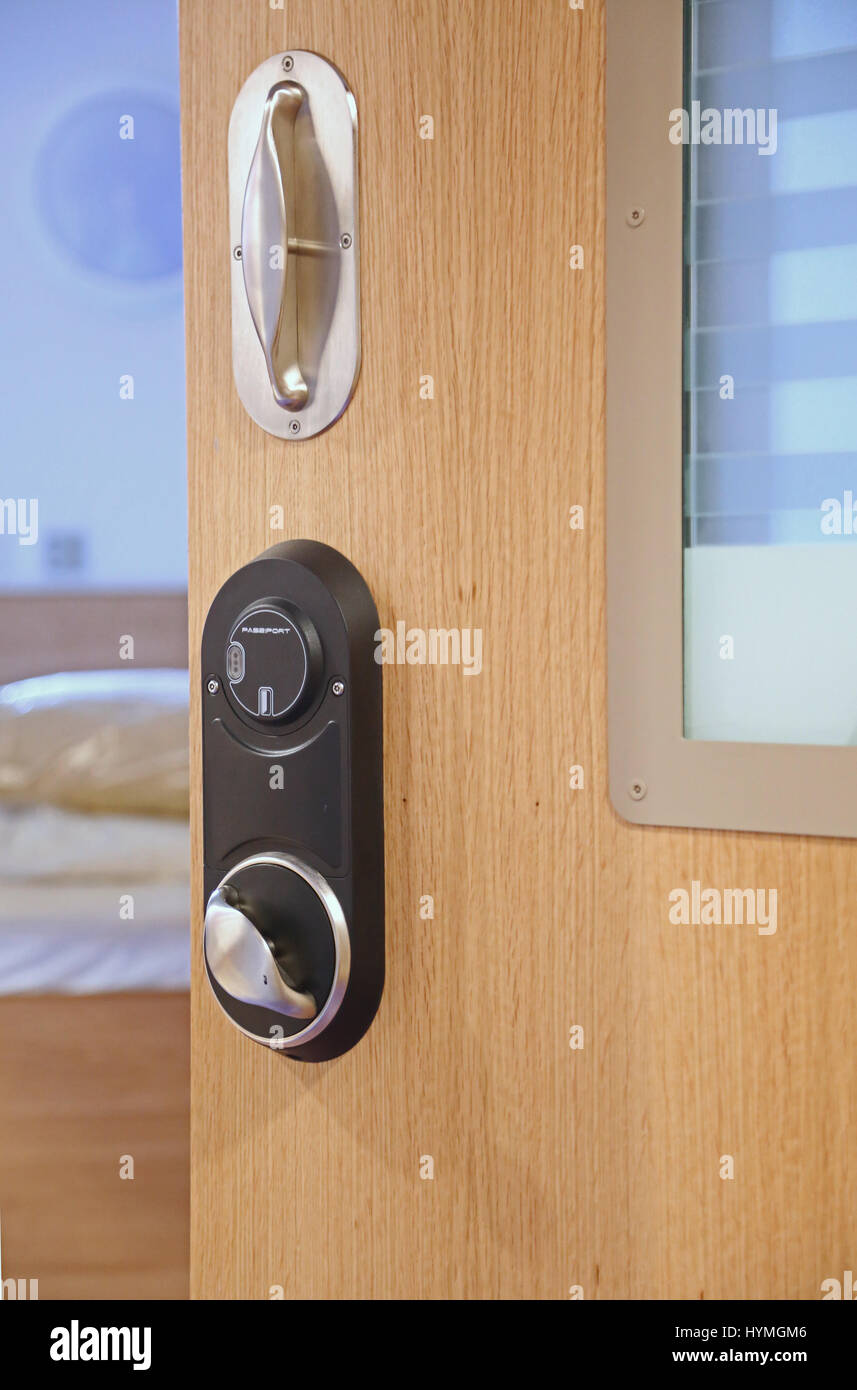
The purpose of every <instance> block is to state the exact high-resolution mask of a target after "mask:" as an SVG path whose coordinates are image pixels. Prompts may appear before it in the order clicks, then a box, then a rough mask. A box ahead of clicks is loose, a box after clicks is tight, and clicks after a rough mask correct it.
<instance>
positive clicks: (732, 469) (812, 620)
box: [684, 0, 857, 744]
mask: <svg viewBox="0 0 857 1390" xmlns="http://www.w3.org/2000/svg"><path fill="white" fill-rule="evenodd" d="M685 22H686V25H687V38H688V43H687V45H686V52H687V55H688V59H687V70H686V74H685V79H686V80H685V99H684V104H685V107H686V109H687V111H688V112H689V113H692V112H693V110H694V103H698V104H699V105H698V107H697V108H696V109H697V111H698V113H700V114H699V117H698V125H697V135H696V136H694V133H693V130H694V127H693V121H692V120H689V123H688V128H689V139H688V141H687V143H686V147H685V152H684V153H685V256H686V266H685V351H684V375H685V429H684V435H685V459H684V588H685V634H684V651H685V736H686V737H688V738H692V739H707V740H728V741H733V740H735V741H742V740H743V741H752V742H763V743H766V742H767V743H814V744H852V743H857V514H855V504H857V0H816V2H815V3H813V0H740V3H735V2H734V0H686V5H685ZM733 110H735V111H737V110H740V111H741V112H743V113H745V116H744V121H743V127H744V138H743V140H742V143H740V144H739V143H737V142H736V143H729V142H727V140H726V139H725V138H723V135H722V134H721V138H720V139H719V140H718V139H717V138H716V132H717V129H718V124H719V127H720V130H721V132H725V131H726V130H727V128H728V119H729V118H728V117H727V112H729V111H733ZM712 111H713V112H717V113H719V114H718V119H717V120H714V119H710V120H708V121H706V113H711V112H712ZM750 111H752V113H753V120H752V121H750V122H748V120H747V113H749V112H750ZM706 125H707V126H708V129H709V132H714V135H713V138H712V137H711V136H709V138H710V140H711V142H710V143H705V139H706V137H705V136H703V135H702V134H701V131H702V130H704V129H705V128H706ZM754 126H755V130H754V129H753V127H754ZM734 128H735V127H734V126H733V129H734ZM753 135H755V138H751V137H752V136H753ZM765 146H767V148H765Z"/></svg>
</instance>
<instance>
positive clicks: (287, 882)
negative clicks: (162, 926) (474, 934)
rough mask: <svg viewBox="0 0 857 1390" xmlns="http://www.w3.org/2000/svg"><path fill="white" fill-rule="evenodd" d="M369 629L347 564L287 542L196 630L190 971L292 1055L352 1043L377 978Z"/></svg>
mask: <svg viewBox="0 0 857 1390" xmlns="http://www.w3.org/2000/svg"><path fill="white" fill-rule="evenodd" d="M378 626H379V623H378V614H377V610H376V608H375V604H374V602H373V599H372V596H371V594H370V592H369V589H368V588H367V586H366V584H365V582H364V580H363V579H362V577H361V576H360V574H359V573H358V571H357V570H356V569H355V568H354V566H353V565H352V564H351V563H350V561H349V560H347V559H346V558H345V557H344V556H343V555H341V554H339V552H338V551H336V550H333V549H332V548H331V547H330V546H326V545H322V544H321V543H320V542H317V541H290V542H286V543H285V544H282V545H277V546H274V547H272V548H271V549H270V550H267V551H265V553H264V554H263V555H260V556H259V558H258V559H257V560H254V561H253V562H252V563H251V564H249V565H246V566H244V568H243V569H240V570H238V571H237V572H236V573H235V574H233V575H232V576H231V578H230V579H228V580H227V581H226V583H225V584H224V585H223V587H222V589H221V590H220V592H219V593H218V594H217V596H216V598H215V599H214V602H213V603H212V605H211V608H210V610H209V613H208V617H207V618H206V622H205V628H204V631H203V640H202V761H203V851H204V893H205V905H206V918H205V930H204V941H203V949H204V957H205V968H206V973H207V976H208V980H209V983H210V985H211V988H212V990H213V992H214V995H215V997H216V999H217V1001H218V1003H219V1004H220V1006H221V1008H222V1009H223V1010H224V1012H225V1013H226V1014H227V1015H228V1017H229V1019H230V1020H231V1022H232V1023H233V1024H235V1026H236V1027H237V1028H239V1029H240V1030H241V1031H242V1032H243V1033H245V1034H246V1035H247V1036H248V1037H250V1038H252V1039H253V1040H254V1041H256V1042H259V1043H262V1044H265V1045H266V1046H269V1047H272V1048H274V1049H275V1050H277V1051H282V1052H283V1053H284V1054H285V1055H287V1056H290V1057H293V1058H296V1059H298V1060H301V1061H323V1060H326V1059H328V1058H331V1057H335V1056H338V1055H339V1054H340V1053H342V1052H345V1051H347V1050H348V1049H349V1048H351V1047H353V1046H354V1044H355V1043H356V1042H357V1041H358V1040H359V1038H360V1037H361V1036H362V1035H363V1033H364V1032H365V1031H366V1029H367V1028H368V1026H369V1024H370V1023H371V1021H372V1018H373V1016H374V1014H375V1011H376V1009H377V1007H378V1003H379V1001H380V997H381V992H382V989H383V982H384V841H383V773H382V702H381V668H380V666H379V665H378V663H377V662H376V661H375V655H374V653H375V634H376V632H377V630H378Z"/></svg>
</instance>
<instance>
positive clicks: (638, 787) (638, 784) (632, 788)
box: [628, 777, 649, 801]
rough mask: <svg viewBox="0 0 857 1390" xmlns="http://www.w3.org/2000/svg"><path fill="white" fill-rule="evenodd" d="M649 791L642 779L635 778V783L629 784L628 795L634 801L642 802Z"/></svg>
mask: <svg viewBox="0 0 857 1390" xmlns="http://www.w3.org/2000/svg"><path fill="white" fill-rule="evenodd" d="M648 790H649V789H648V787H647V786H646V784H645V782H644V781H643V779H642V777H635V778H634V780H633V782H629V783H628V795H629V796H630V798H631V800H632V801H642V799H643V797H644V796H645V795H646V792H647V791H648Z"/></svg>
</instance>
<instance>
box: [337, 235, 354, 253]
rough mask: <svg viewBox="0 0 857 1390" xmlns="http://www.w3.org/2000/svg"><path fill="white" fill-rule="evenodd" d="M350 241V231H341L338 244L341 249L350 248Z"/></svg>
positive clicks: (346, 249)
mask: <svg viewBox="0 0 857 1390" xmlns="http://www.w3.org/2000/svg"><path fill="white" fill-rule="evenodd" d="M351 242H352V236H351V233H350V232H343V233H342V236H341V237H340V238H339V244H340V246H341V247H342V249H343V251H348V250H350V248H351Z"/></svg>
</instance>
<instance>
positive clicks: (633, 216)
mask: <svg viewBox="0 0 857 1390" xmlns="http://www.w3.org/2000/svg"><path fill="white" fill-rule="evenodd" d="M645 220H646V209H645V208H641V207H639V206H637V207H633V208H629V209H628V211H627V212H626V214H625V221H626V222H627V224H628V226H629V227H642V225H643V223H644V222H645Z"/></svg>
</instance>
